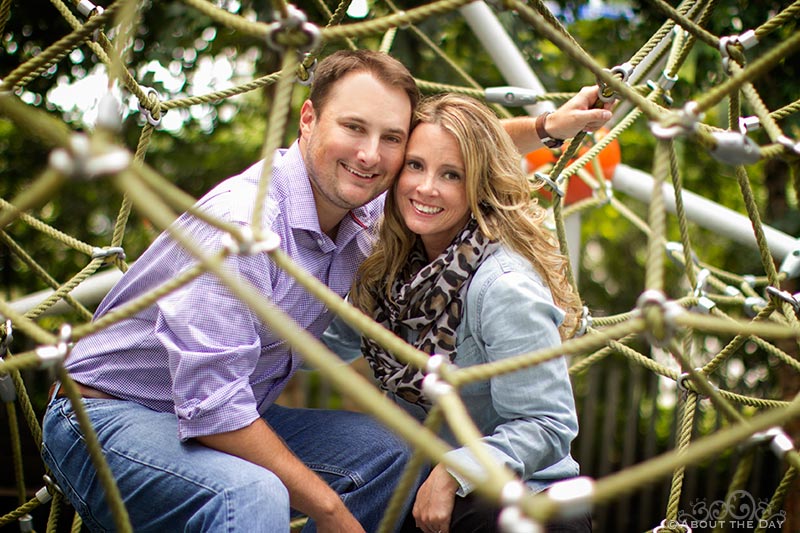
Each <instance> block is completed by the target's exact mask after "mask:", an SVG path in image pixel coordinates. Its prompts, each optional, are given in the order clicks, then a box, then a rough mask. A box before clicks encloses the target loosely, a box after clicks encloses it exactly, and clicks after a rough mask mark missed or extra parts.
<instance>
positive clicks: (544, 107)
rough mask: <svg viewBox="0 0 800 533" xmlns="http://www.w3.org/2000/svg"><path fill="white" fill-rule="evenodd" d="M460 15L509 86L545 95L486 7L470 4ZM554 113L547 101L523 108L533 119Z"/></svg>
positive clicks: (512, 42)
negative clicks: (548, 112)
mask: <svg viewBox="0 0 800 533" xmlns="http://www.w3.org/2000/svg"><path fill="white" fill-rule="evenodd" d="M460 11H461V15H462V16H463V17H464V19H465V20H466V21H467V24H469V26H470V28H472V31H473V33H475V35H476V36H477V37H478V39H479V40H480V41H481V44H482V45H483V47H484V49H486V51H487V52H488V53H489V55H490V56H492V59H493V60H494V62H495V65H497V69H498V70H499V71H500V73H501V74H502V75H503V77H504V78H505V79H506V81H507V82H508V83H509V84H511V85H514V86H517V87H522V88H525V89H531V90H533V91H535V92H537V93H538V94H544V93H545V92H547V91H546V90H545V88H544V86H543V85H542V82H540V81H539V78H538V77H537V76H536V74H534V72H533V70H532V69H531V66H530V65H529V64H528V62H527V61H526V60H525V58H524V57H522V54H521V53H520V51H519V49H518V48H517V45H516V44H514V41H512V40H511V37H509V36H508V33H506V30H505V28H503V25H502V24H500V21H499V20H497V17H496V16H495V15H494V12H493V11H492V10H491V9H490V8H489V6H487V5H486V4H485V3H484V2H471V3H469V4H467V5H465V6H463V7H461V8H460ZM553 109H555V106H554V105H553V102H550V101H545V102H538V103H536V104H535V105H530V106H525V111H527V112H528V114H529V115H534V116H535V115H539V114H541V113H544V112H545V111H552V110H553Z"/></svg>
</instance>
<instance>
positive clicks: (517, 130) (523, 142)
mask: <svg viewBox="0 0 800 533" xmlns="http://www.w3.org/2000/svg"><path fill="white" fill-rule="evenodd" d="M598 91H599V88H598V87H597V86H596V85H594V86H591V87H583V88H582V89H581V90H580V91H579V92H578V93H577V94H576V95H575V96H573V97H572V98H570V99H569V100H567V101H566V102H564V104H563V105H562V106H561V107H559V108H558V109H556V110H555V111H553V112H552V113H550V114H548V115H547V116H546V117H545V120H544V123H543V124H542V126H543V127H544V130H545V131H546V132H547V134H548V135H549V136H550V137H551V138H553V139H562V140H563V139H570V138H572V137H574V136H575V135H577V134H578V132H580V131H594V130H596V129H598V128H600V127H602V126H603V124H605V123H606V122H608V120H609V119H610V118H611V111H610V108H611V106H612V104H613V102H607V103H605V104H603V106H602V107H597V108H595V107H594V105H595V102H596V101H597V95H598ZM536 118H537V117H513V118H507V119H504V120H503V121H502V122H503V126H504V127H505V129H506V131H507V132H508V134H509V135H510V136H511V138H512V139H513V140H514V143H515V144H516V145H517V149H518V150H519V152H520V153H521V154H523V155H524V154H526V153H528V152H530V151H532V150H535V149H537V148H541V147H542V142H541V139H540V138H539V134H538V133H537V131H536Z"/></svg>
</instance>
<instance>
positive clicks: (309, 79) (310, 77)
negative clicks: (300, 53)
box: [297, 54, 318, 87]
mask: <svg viewBox="0 0 800 533" xmlns="http://www.w3.org/2000/svg"><path fill="white" fill-rule="evenodd" d="M309 55H311V54H306V57H308V56H309ZM304 63H305V60H304V61H302V62H301V63H300V65H299V66H298V67H297V71H298V72H301V73H305V74H306V78H305V79H303V78H302V77H301V76H300V75H299V74H298V76H297V83H299V84H300V85H303V86H306V87H308V86H310V85H311V84H312V83H314V71H315V70H316V69H317V63H318V61H317V59H316V58H314V62H313V63H311V65H310V66H308V67H307V66H305V64H304Z"/></svg>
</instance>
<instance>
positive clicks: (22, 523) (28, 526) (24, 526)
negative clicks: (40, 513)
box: [18, 514, 33, 533]
mask: <svg viewBox="0 0 800 533" xmlns="http://www.w3.org/2000/svg"><path fill="white" fill-rule="evenodd" d="M18 521H19V530H20V533H28V532H29V531H33V517H32V516H31V515H29V514H24V515H22V516H20V517H19V520H18Z"/></svg>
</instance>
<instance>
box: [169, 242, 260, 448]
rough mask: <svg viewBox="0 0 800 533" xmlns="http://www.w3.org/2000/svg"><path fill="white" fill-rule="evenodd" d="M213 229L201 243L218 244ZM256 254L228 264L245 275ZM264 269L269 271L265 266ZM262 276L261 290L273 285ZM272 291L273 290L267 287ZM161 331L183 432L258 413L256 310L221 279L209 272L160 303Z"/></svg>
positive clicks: (217, 428)
mask: <svg viewBox="0 0 800 533" xmlns="http://www.w3.org/2000/svg"><path fill="white" fill-rule="evenodd" d="M218 237H219V235H215V236H213V237H210V239H208V240H205V241H204V242H203V243H202V245H203V246H206V247H207V248H206V249H214V248H215V247H218V243H217V242H214V241H216V240H217V239H218ZM258 261H259V259H258V258H254V257H240V256H232V257H229V258H228V259H226V261H225V262H224V265H223V269H224V270H225V271H226V272H227V273H228V274H230V275H231V276H233V277H234V278H236V279H238V280H240V281H246V280H247V278H251V280H250V281H252V276H250V275H247V274H245V273H243V272H246V271H252V270H253V269H254V267H253V265H248V262H249V263H253V262H258ZM262 272H264V271H263V270H262ZM267 289H268V284H261V286H260V287H259V290H262V291H263V290H267ZM264 296H265V297H268V296H269V295H268V294H265V295H264ZM157 310H158V316H157V318H156V325H155V335H156V337H157V338H158V340H159V341H160V343H161V344H162V345H163V346H164V348H165V349H166V351H167V353H168V357H169V370H170V374H171V377H172V396H173V402H174V405H175V413H176V415H177V417H178V434H179V437H180V438H181V439H182V440H186V439H189V438H192V437H197V436H202V435H209V434H216V433H222V432H226V431H233V430H236V429H240V428H242V427H245V426H247V425H249V424H251V423H252V422H253V421H254V420H256V419H257V418H258V416H259V413H258V410H257V403H256V400H255V398H254V394H253V390H252V388H251V385H250V376H251V375H252V373H253V370H254V368H255V367H256V365H257V364H258V360H259V357H260V355H261V348H262V347H261V339H260V337H259V323H258V321H257V317H256V316H255V315H254V314H253V313H252V311H251V310H250V309H249V308H248V307H247V305H246V304H244V303H242V302H241V301H240V300H239V299H238V298H236V297H234V295H233V294H232V292H231V291H230V290H229V289H228V288H227V287H226V286H225V285H224V284H223V283H222V282H220V281H219V279H218V278H217V277H216V276H215V275H213V274H210V273H204V274H202V275H201V276H199V277H198V278H197V279H195V280H193V281H192V282H190V283H189V284H187V285H185V286H183V287H182V288H180V289H178V290H176V291H174V292H172V293H170V294H168V295H167V296H165V297H163V298H161V299H160V300H159V301H158V303H157Z"/></svg>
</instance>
